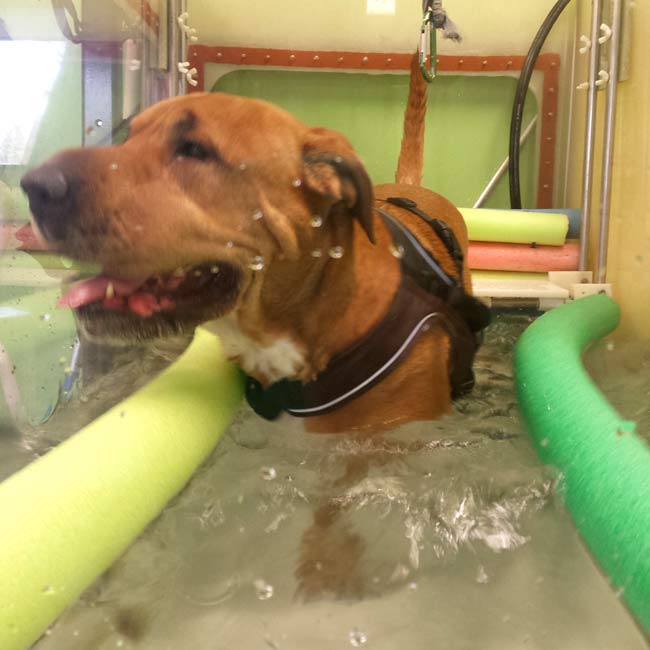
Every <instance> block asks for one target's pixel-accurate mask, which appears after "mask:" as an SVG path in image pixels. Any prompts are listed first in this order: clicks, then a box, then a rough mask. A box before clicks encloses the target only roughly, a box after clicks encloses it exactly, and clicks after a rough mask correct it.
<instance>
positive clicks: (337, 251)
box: [329, 246, 343, 260]
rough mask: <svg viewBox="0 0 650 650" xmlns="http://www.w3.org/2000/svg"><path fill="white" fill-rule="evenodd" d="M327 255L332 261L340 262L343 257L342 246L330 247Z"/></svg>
mask: <svg viewBox="0 0 650 650" xmlns="http://www.w3.org/2000/svg"><path fill="white" fill-rule="evenodd" d="M329 255H330V257H331V258H332V259H333V260H340V259H341V258H342V257H343V246H332V248H330V252H329Z"/></svg>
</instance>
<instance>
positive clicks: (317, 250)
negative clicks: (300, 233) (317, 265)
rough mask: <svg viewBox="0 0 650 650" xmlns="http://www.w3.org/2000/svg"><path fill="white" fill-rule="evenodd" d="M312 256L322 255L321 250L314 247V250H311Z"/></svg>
mask: <svg viewBox="0 0 650 650" xmlns="http://www.w3.org/2000/svg"><path fill="white" fill-rule="evenodd" d="M311 256H312V257H322V256H323V251H322V250H321V249H320V248H314V250H313V251H312V252H311Z"/></svg>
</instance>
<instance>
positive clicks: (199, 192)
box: [22, 93, 373, 339]
mask: <svg viewBox="0 0 650 650" xmlns="http://www.w3.org/2000/svg"><path fill="white" fill-rule="evenodd" d="M22 187H23V189H24V190H25V192H26V193H27V195H28V197H29V202H30V207H31V211H32V214H33V217H34V222H35V225H36V228H37V229H38V231H39V232H40V234H41V236H42V237H43V238H44V239H45V241H46V242H47V245H48V246H49V247H50V248H51V249H53V250H56V251H59V252H61V253H64V254H66V255H68V256H71V257H73V258H75V259H77V260H80V261H89V262H94V263H96V264H98V265H99V267H101V273H100V275H98V276H96V277H94V278H87V279H85V280H83V281H81V282H79V283H76V284H75V285H73V286H72V287H71V288H70V289H69V290H68V292H67V294H66V296H64V298H63V303H64V304H67V305H68V306H71V307H74V308H75V309H76V310H77V313H78V315H79V317H80V319H81V321H82V324H83V326H84V328H85V329H86V331H87V332H88V333H89V334H90V335H94V336H99V337H110V338H118V339H133V338H136V339H143V338H149V337H153V336H159V335H165V334H170V333H179V332H185V331H190V330H191V329H193V328H194V327H195V326H196V325H197V324H200V323H202V322H205V321H208V320H212V319H214V318H218V317H220V316H223V315H224V314H226V313H228V312H230V311H232V310H233V309H235V308H236V307H237V306H238V305H239V304H240V303H241V302H242V301H244V300H245V297H246V295H247V294H248V293H251V291H252V289H253V287H257V289H256V291H253V292H252V293H255V294H257V295H260V291H263V285H264V282H265V278H267V277H268V276H269V275H270V274H272V272H273V268H274V265H275V264H276V263H278V261H280V262H282V263H283V264H285V265H286V264H287V263H289V262H291V261H294V262H295V263H296V264H298V263H300V261H301V260H302V262H303V263H304V264H312V263H318V260H317V259H315V256H313V255H312V253H313V251H314V249H315V242H316V240H317V237H318V236H319V235H321V234H322V233H323V232H326V231H327V230H328V229H331V228H336V232H338V233H341V232H349V233H351V232H352V221H353V219H357V220H358V223H360V225H361V226H362V227H363V228H364V230H365V231H366V233H367V235H368V237H370V239H372V237H373V234H372V216H371V202H372V188H371V185H370V181H369V179H368V176H367V174H366V172H365V170H364V168H363V166H362V164H361V162H360V161H359V159H358V157H357V156H356V155H355V153H354V151H353V149H352V147H351V145H350V144H349V143H348V141H347V140H346V139H345V138H344V137H343V136H342V135H340V134H338V133H335V132H333V131H329V130H326V129H319V128H309V127H307V126H305V125H304V124H302V123H301V122H299V121H298V120H296V119H295V118H294V117H292V116H291V115H289V114H288V113H286V112H284V111H282V110H281V109H279V108H277V107H275V106H273V105H271V104H268V103H266V102H263V101H258V100H252V99H244V98H241V97H234V96H230V95H225V94H221V93H215V94H195V95H191V96H186V97H179V98H175V99H171V100H167V101H164V102H161V103H160V104H157V105H155V106H153V107H152V108H150V109H148V110H146V111H145V112H143V113H142V114H140V115H139V116H138V117H136V118H135V119H134V120H133V122H132V124H131V129H130V135H129V137H128V139H127V140H126V142H125V143H124V144H122V145H119V146H112V147H105V148H94V149H93V148H86V149H72V150H67V151H63V152H62V153H60V154H57V155H56V156H54V157H53V158H51V159H50V160H49V161H47V162H45V163H44V164H43V165H41V166H40V167H38V168H36V169H34V170H32V171H30V172H29V173H28V174H26V175H25V177H24V178H23V180H22ZM321 223H322V226H321V227H320V228H315V227H314V226H319V225H320V224H321ZM339 243H341V244H345V242H342V241H341V242H339Z"/></svg>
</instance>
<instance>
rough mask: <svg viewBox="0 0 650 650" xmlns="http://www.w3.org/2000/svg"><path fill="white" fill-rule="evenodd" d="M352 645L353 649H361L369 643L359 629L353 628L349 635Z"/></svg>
mask: <svg viewBox="0 0 650 650" xmlns="http://www.w3.org/2000/svg"><path fill="white" fill-rule="evenodd" d="M348 639H349V640H350V645H351V646H352V647H353V648H360V647H361V646H364V645H366V643H368V637H367V636H366V635H365V634H364V633H363V632H362V631H361V630H359V629H358V628H356V627H355V628H352V629H351V630H350V633H349V634H348Z"/></svg>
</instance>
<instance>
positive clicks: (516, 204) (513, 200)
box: [508, 0, 571, 210]
mask: <svg viewBox="0 0 650 650" xmlns="http://www.w3.org/2000/svg"><path fill="white" fill-rule="evenodd" d="M569 2H571V0H558V1H557V2H556V3H555V6H554V7H553V9H551V11H550V12H549V14H548V16H546V19H545V20H544V22H543V23H542V26H541V27H540V28H539V31H538V32H537V34H536V35H535V39H534V40H533V44H532V45H531V46H530V50H528V55H527V56H526V61H525V62H524V67H523V68H522V70H521V74H520V75H519V81H518V82H517V91H516V93H515V101H514V104H513V106H512V118H511V121H510V146H509V154H510V161H509V163H508V174H509V177H510V207H511V208H512V209H513V210H521V186H520V184H519V140H520V138H521V125H522V121H523V118H524V106H525V104H526V93H527V92H528V86H529V85H530V78H531V77H532V76H533V69H534V68H535V63H536V62H537V57H538V56H539V53H540V51H541V49H542V46H543V45H544V42H545V41H546V38H547V36H548V35H549V33H550V31H551V29H553V25H555V22H556V21H557V19H558V18H559V17H560V14H561V13H562V12H563V11H564V9H565V8H566V6H567V5H568V4H569Z"/></svg>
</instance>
